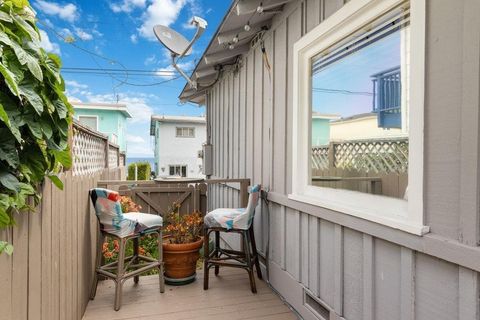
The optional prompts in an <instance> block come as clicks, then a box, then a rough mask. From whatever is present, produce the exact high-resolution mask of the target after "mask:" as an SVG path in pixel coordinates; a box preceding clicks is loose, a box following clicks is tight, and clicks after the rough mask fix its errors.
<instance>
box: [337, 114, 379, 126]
mask: <svg viewBox="0 0 480 320" xmlns="http://www.w3.org/2000/svg"><path fill="white" fill-rule="evenodd" d="M376 117H377V113H375V112H367V113H359V114H356V115H353V116H350V117H345V118H338V120H333V121H332V123H340V122H347V121H354V120H361V119H366V118H376Z"/></svg>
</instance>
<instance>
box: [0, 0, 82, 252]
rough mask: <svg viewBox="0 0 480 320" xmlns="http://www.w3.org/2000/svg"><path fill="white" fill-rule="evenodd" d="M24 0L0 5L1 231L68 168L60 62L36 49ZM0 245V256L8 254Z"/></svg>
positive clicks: (67, 118)
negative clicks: (46, 181)
mask: <svg viewBox="0 0 480 320" xmlns="http://www.w3.org/2000/svg"><path fill="white" fill-rule="evenodd" d="M35 20H36V18H35V15H34V13H33V10H32V9H31V8H30V6H29V4H28V1H27V0H8V1H0V229H1V228H5V227H8V226H12V225H15V215H16V214H17V213H19V212H21V211H25V210H28V209H29V208H30V205H29V200H28V199H29V198H30V197H32V198H33V200H34V204H35V205H36V204H37V203H38V202H39V200H40V195H39V193H38V189H37V188H38V185H39V184H40V183H42V181H43V180H44V178H45V177H48V178H50V179H51V180H52V182H53V183H54V184H55V185H56V186H57V187H59V188H60V189H62V188H63V184H62V181H61V180H60V179H59V178H58V177H57V173H58V172H60V171H61V170H62V168H66V169H68V168H69V167H70V166H71V165H72V159H71V156H70V151H69V147H68V136H69V126H70V124H71V123H72V114H73V108H72V106H71V105H70V103H69V102H68V101H67V98H66V96H65V94H64V91H65V82H64V81H63V78H62V76H61V75H60V67H61V61H60V58H59V57H58V56H56V55H54V54H51V53H47V52H45V50H44V49H42V48H41V47H40V34H39V31H38V29H37V27H36V25H35ZM12 250H13V248H12V246H11V245H10V244H7V243H6V242H5V241H0V253H1V252H2V251H5V252H6V253H8V254H11V253H12Z"/></svg>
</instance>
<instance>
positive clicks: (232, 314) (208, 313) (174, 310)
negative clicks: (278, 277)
mask: <svg viewBox="0 0 480 320" xmlns="http://www.w3.org/2000/svg"><path fill="white" fill-rule="evenodd" d="M256 282H257V290H258V293H257V294H252V293H251V291H250V286H249V281H248V275H247V273H246V272H245V271H244V270H237V269H231V268H223V269H220V275H219V276H218V277H215V276H214V273H213V270H211V271H210V286H209V290H207V291H204V290H203V272H202V271H200V272H199V273H198V275H197V281H195V282H194V283H192V284H189V285H187V286H183V287H173V286H166V289H165V293H163V294H160V290H159V285H158V277H157V276H146V277H140V282H139V283H138V285H136V286H135V285H134V283H133V279H129V280H128V281H127V282H126V283H125V285H124V287H123V305H122V308H121V309H120V310H119V311H118V312H115V311H114V310H113V298H114V285H113V282H112V281H102V282H100V283H99V284H98V290H97V296H96V298H95V300H93V301H90V302H89V304H88V307H87V310H86V312H85V315H84V317H83V320H101V319H108V320H119V319H125V320H126V319H128V320H154V319H155V320H164V319H165V320H166V319H169V320H170V319H175V320H181V319H184V320H186V319H198V320H201V319H205V320H207V319H208V320H221V319H228V320H236V319H262V320H268V319H271V320H274V319H275V320H286V319H292V320H294V319H297V317H296V316H295V315H294V314H293V313H292V312H291V311H290V309H289V308H288V307H287V306H286V305H285V304H284V303H283V302H282V301H281V300H280V298H279V297H278V296H277V295H276V294H275V293H274V292H273V291H272V290H271V289H270V288H269V287H268V286H267V284H266V283H265V282H264V281H261V280H258V279H256Z"/></svg>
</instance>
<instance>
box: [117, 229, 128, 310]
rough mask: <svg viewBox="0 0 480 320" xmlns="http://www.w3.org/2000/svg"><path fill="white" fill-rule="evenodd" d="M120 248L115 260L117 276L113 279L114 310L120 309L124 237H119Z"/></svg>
mask: <svg viewBox="0 0 480 320" xmlns="http://www.w3.org/2000/svg"><path fill="white" fill-rule="evenodd" d="M119 241H120V248H119V252H118V262H117V278H116V279H115V306H114V309H115V311H118V310H120V307H121V306H122V287H123V275H124V272H125V270H124V269H123V266H124V263H125V242H126V240H125V239H123V238H122V239H119Z"/></svg>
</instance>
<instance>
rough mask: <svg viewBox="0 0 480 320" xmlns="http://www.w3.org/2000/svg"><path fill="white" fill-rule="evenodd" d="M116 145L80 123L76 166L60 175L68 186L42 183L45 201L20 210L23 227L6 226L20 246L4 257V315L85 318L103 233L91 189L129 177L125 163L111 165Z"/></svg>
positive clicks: (0, 282)
mask: <svg viewBox="0 0 480 320" xmlns="http://www.w3.org/2000/svg"><path fill="white" fill-rule="evenodd" d="M111 147H112V145H111V144H109V143H108V140H107V139H106V138H105V136H103V135H100V134H98V133H96V132H92V131H91V130H89V129H88V128H85V127H83V126H81V125H79V124H77V123H75V124H74V125H73V139H72V151H73V158H74V167H73V168H72V170H70V171H68V172H64V173H62V174H61V175H60V178H61V179H62V181H63V182H64V191H61V190H59V189H57V188H56V187H55V186H54V185H53V184H52V183H51V182H50V181H49V180H46V181H45V182H44V183H43V185H42V186H40V187H39V188H40V189H41V193H42V201H41V203H40V204H39V205H38V206H37V207H36V208H35V211H34V212H33V213H29V214H27V213H20V214H17V215H16V217H15V218H16V221H17V226H15V227H14V228H9V229H2V230H0V239H2V240H7V241H9V242H11V243H13V245H14V248H15V249H14V254H13V255H12V256H7V255H6V254H2V255H1V256H0V288H1V291H0V319H2V320H3V319H5V320H7V319H9V320H10V319H15V320H17V319H18V320H24V319H42V320H63V319H69V320H70V319H73V320H80V319H81V318H82V316H83V313H84V311H85V308H86V306H87V303H88V299H89V290H90V287H91V283H92V276H93V270H94V261H93V260H94V259H93V257H94V252H95V242H96V232H97V221H96V218H95V215H94V214H93V213H92V212H91V209H92V208H91V205H90V201H89V198H88V190H89V189H90V188H92V187H95V186H96V185H97V182H98V181H99V180H122V179H124V178H125V168H124V166H123V163H122V162H118V160H117V165H116V166H115V165H113V166H112V167H114V168H109V166H110V165H111V164H112V163H113V162H111V161H110V156H111V155H112V153H110V150H111V149H110V148H111ZM115 148H117V149H116V150H115V151H116V154H117V155H116V157H117V158H116V159H120V157H122V155H121V153H119V152H118V147H116V146H113V149H115ZM106 150H108V151H109V152H108V153H107V152H106ZM107 154H108V158H107V156H106V155H107ZM112 158H113V156H112ZM123 158H124V155H123Z"/></svg>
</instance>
